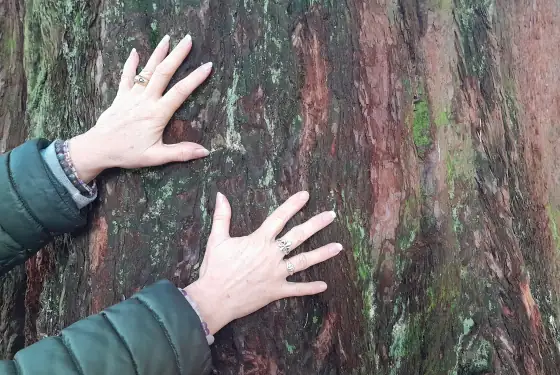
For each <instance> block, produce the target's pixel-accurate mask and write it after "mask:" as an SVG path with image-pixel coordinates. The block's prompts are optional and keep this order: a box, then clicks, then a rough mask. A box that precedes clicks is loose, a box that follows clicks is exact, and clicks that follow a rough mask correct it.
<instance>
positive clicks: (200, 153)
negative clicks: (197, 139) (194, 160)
mask: <svg viewBox="0 0 560 375" xmlns="http://www.w3.org/2000/svg"><path fill="white" fill-rule="evenodd" d="M194 154H195V156H198V157H199V158H200V157H203V156H208V155H210V151H208V150H207V149H205V148H197V149H196V150H194Z"/></svg>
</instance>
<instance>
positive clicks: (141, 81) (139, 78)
mask: <svg viewBox="0 0 560 375" xmlns="http://www.w3.org/2000/svg"><path fill="white" fill-rule="evenodd" d="M148 82H150V80H149V79H147V78H145V77H142V76H141V75H140V74H138V75H137V76H135V77H134V83H137V84H139V85H142V86H147V85H148Z"/></svg>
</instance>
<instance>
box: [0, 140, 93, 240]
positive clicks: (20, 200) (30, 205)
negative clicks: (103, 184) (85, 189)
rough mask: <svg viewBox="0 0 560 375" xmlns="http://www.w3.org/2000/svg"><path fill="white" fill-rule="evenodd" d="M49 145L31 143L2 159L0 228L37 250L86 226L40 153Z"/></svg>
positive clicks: (82, 216)
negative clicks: (56, 238)
mask: <svg viewBox="0 0 560 375" xmlns="http://www.w3.org/2000/svg"><path fill="white" fill-rule="evenodd" d="M49 143H50V142H48V141H47V140H44V139H39V140H32V141H28V142H26V143H24V144H23V145H21V146H19V147H17V148H15V149H14V150H12V151H11V152H10V153H8V154H6V155H2V156H1V157H0V191H2V192H3V195H2V199H0V212H9V213H11V214H10V215H0V227H2V228H3V229H4V231H5V232H6V233H8V234H9V235H10V236H11V237H12V238H13V239H14V241H16V242H17V243H18V244H20V245H21V247H22V248H25V249H30V250H37V249H39V248H41V247H42V246H44V245H45V244H46V243H47V242H48V241H50V239H51V238H52V236H53V235H57V234H61V233H65V232H71V231H73V230H75V229H78V228H79V227H81V226H83V225H85V223H86V218H85V215H84V214H82V213H81V212H80V210H79V209H78V207H77V206H76V204H75V203H74V201H73V200H72V196H71V195H70V193H68V191H67V190H66V189H65V188H64V186H62V185H61V184H60V182H59V181H58V180H57V179H56V177H55V176H54V175H53V173H52V172H51V170H50V168H49V166H48V165H47V164H46V162H45V161H44V160H43V157H42V156H41V153H40V151H41V150H42V149H44V148H46V147H47V146H48V145H49Z"/></svg>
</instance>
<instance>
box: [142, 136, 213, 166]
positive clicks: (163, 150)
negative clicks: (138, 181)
mask: <svg viewBox="0 0 560 375" xmlns="http://www.w3.org/2000/svg"><path fill="white" fill-rule="evenodd" d="M209 154H210V151H208V150H207V149H205V148H204V147H203V146H201V145H199V144H197V143H192V142H181V143H176V144H172V145H166V144H161V145H160V146H157V147H154V148H153V149H149V150H148V151H146V157H147V159H148V160H149V164H150V166H155V165H163V164H167V163H173V162H185V161H189V160H193V159H199V158H203V157H205V156H208V155H209Z"/></svg>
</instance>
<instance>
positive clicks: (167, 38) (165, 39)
mask: <svg viewBox="0 0 560 375" xmlns="http://www.w3.org/2000/svg"><path fill="white" fill-rule="evenodd" d="M168 42H169V35H166V36H164V37H163V39H162V40H161V42H159V45H160V46H164V45H165V44H167V43H168Z"/></svg>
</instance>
